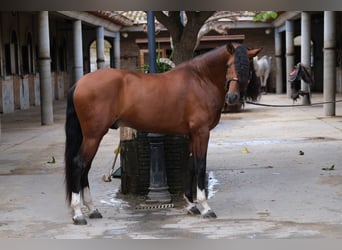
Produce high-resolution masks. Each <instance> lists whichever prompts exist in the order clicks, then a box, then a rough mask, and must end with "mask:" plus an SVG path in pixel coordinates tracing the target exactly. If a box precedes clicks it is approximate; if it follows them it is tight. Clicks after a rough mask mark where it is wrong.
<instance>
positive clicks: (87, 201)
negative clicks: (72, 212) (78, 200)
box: [82, 187, 95, 212]
mask: <svg viewBox="0 0 342 250" xmlns="http://www.w3.org/2000/svg"><path fill="white" fill-rule="evenodd" d="M82 198H83V203H84V205H85V206H86V207H87V208H88V210H89V212H93V211H94V210H95V207H94V205H93V200H92V198H91V194H90V189H89V187H85V188H83V191H82Z"/></svg>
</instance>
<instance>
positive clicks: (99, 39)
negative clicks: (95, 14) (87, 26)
mask: <svg viewBox="0 0 342 250" xmlns="http://www.w3.org/2000/svg"><path fill="white" fill-rule="evenodd" d="M96 56H97V60H96V62H97V68H98V69H103V68H104V66H105V54H104V28H103V27H97V29H96Z"/></svg>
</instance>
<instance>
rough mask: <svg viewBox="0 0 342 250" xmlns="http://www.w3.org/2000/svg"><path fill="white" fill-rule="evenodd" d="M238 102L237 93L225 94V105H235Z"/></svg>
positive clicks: (238, 96)
mask: <svg viewBox="0 0 342 250" xmlns="http://www.w3.org/2000/svg"><path fill="white" fill-rule="evenodd" d="M239 101H240V94H239V93H238V92H228V93H227V94H226V103H227V104H231V105H234V104H237V103H238V102H239Z"/></svg>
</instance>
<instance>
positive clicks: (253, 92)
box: [246, 60, 261, 101]
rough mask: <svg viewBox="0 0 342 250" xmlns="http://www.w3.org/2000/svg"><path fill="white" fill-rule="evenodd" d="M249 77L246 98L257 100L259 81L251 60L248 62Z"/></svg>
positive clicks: (259, 87) (259, 89)
mask: <svg viewBox="0 0 342 250" xmlns="http://www.w3.org/2000/svg"><path fill="white" fill-rule="evenodd" d="M249 71H250V79H249V84H248V86H247V91H246V99H247V100H250V101H257V100H258V99H259V96H260V94H261V83H260V79H259V77H257V75H256V73H255V68H254V63H253V60H250V62H249Z"/></svg>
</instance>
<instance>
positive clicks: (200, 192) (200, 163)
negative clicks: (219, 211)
mask: <svg viewBox="0 0 342 250" xmlns="http://www.w3.org/2000/svg"><path fill="white" fill-rule="evenodd" d="M208 141H209V130H207V131H202V132H200V133H199V134H197V136H194V140H193V142H194V145H193V149H194V167H195V170H196V176H197V201H198V204H199V205H200V206H201V207H202V210H201V214H202V216H203V217H205V218H216V214H215V213H214V212H213V211H212V210H211V208H210V207H209V205H208V203H207V198H206V194H205V176H206V164H207V149H208Z"/></svg>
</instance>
